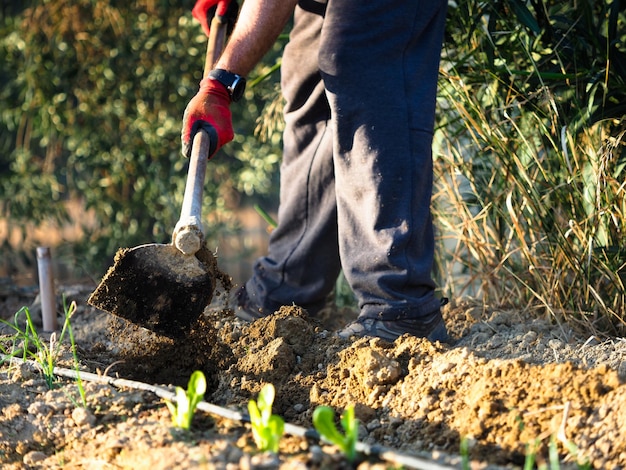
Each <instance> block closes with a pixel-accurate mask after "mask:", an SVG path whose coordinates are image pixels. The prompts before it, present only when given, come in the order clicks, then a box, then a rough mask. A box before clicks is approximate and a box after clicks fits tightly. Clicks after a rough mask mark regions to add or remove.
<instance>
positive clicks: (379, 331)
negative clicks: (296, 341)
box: [337, 313, 450, 343]
mask: <svg viewBox="0 0 626 470" xmlns="http://www.w3.org/2000/svg"><path fill="white" fill-rule="evenodd" d="M405 333H408V334H410V335H412V336H416V337H418V338H427V339H428V340H429V341H432V342H435V341H440V342H442V343H447V342H449V341H450V337H449V336H448V330H447V329H446V325H445V323H444V321H443V317H442V316H441V313H438V314H437V315H435V316H434V317H433V318H432V319H431V320H429V321H424V320H421V319H420V320H393V321H392V320H377V319H375V318H357V319H356V320H355V321H353V322H352V323H350V324H349V325H348V326H346V327H345V328H344V329H343V330H341V331H339V332H338V333H337V334H338V335H339V337H341V338H344V339H348V338H350V337H351V336H376V337H378V338H382V339H384V340H387V341H390V342H391V341H394V340H396V339H397V338H399V337H400V336H402V335H403V334H405Z"/></svg>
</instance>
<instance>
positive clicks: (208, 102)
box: [181, 78, 234, 158]
mask: <svg viewBox="0 0 626 470" xmlns="http://www.w3.org/2000/svg"><path fill="white" fill-rule="evenodd" d="M230 101H231V100H230V95H229V94H228V90H226V88H225V87H224V85H222V84H221V83H219V82H217V81H215V80H212V79H210V78H205V79H204V80H202V81H201V82H200V90H199V91H198V93H197V94H196V96H194V97H193V98H192V99H191V101H190V102H189V104H188V105H187V107H186V108H185V113H184V115H183V131H182V135H181V140H182V152H183V155H185V156H186V157H190V156H191V144H192V142H193V136H194V135H195V134H196V132H198V130H199V129H204V130H205V131H207V132H208V133H209V136H210V138H211V148H210V150H209V158H211V157H212V156H213V155H215V152H217V151H218V150H219V149H220V148H221V147H222V146H223V145H225V144H227V143H228V142H230V141H231V140H233V137H234V133H233V122H232V117H231V114H230Z"/></svg>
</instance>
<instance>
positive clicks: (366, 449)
mask: <svg viewBox="0 0 626 470" xmlns="http://www.w3.org/2000/svg"><path fill="white" fill-rule="evenodd" d="M0 357H2V359H3V361H4V360H7V359H8V360H11V361H18V362H21V363H28V364H31V365H34V366H36V367H39V364H37V362H35V361H30V360H23V359H21V358H16V357H11V356H5V355H0ZM53 373H54V374H55V375H58V376H61V377H67V378H70V379H74V380H84V381H87V382H95V383H99V384H105V385H111V386H113V387H116V388H123V387H126V388H131V389H134V390H144V391H147V392H151V393H153V394H155V395H156V396H157V397H159V398H163V399H164V400H169V401H171V402H177V398H176V394H175V393H174V392H171V391H169V390H167V389H166V388H163V387H160V386H157V385H150V384H147V383H144V382H137V381H135V380H128V379H120V378H114V377H109V376H106V375H98V374H93V373H91V372H83V371H76V370H73V369H64V368H62V367H55V368H54V370H53ZM197 408H198V409H200V410H202V411H205V412H207V413H210V414H212V415H214V416H219V417H221V418H225V419H228V420H231V421H239V422H243V423H250V416H249V415H248V414H247V413H241V412H239V411H233V410H229V409H228V408H224V407H222V406H218V405H214V404H212V403H208V402H206V401H201V402H200V403H198V406H197ZM285 432H286V433H287V434H290V435H292V436H297V437H302V438H304V439H307V440H308V441H310V442H313V443H321V442H326V441H324V440H323V438H322V437H321V436H320V434H319V433H318V432H317V431H316V430H315V429H312V428H305V427H302V426H297V425H295V424H289V423H285ZM356 450H357V452H360V453H361V454H364V455H367V456H372V457H375V458H378V459H380V460H384V461H386V462H389V463H393V464H396V465H402V466H404V467H408V468H415V469H420V470H453V469H454V467H450V466H444V465H440V464H437V463H434V462H431V461H429V460H425V459H421V458H419V457H412V456H410V455H406V454H400V453H398V452H396V451H394V450H391V449H388V448H386V447H384V446H380V445H370V444H366V443H364V442H357V443H356Z"/></svg>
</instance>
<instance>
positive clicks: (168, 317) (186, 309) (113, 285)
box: [88, 244, 215, 338]
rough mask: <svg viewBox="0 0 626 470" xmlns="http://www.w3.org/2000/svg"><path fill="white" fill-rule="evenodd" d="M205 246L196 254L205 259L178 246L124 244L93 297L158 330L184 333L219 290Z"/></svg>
mask: <svg viewBox="0 0 626 470" xmlns="http://www.w3.org/2000/svg"><path fill="white" fill-rule="evenodd" d="M205 250H206V251H208V250H207V249H206V247H203V248H202V249H201V250H200V252H199V253H197V255H200V257H201V258H203V261H201V260H200V259H198V257H197V256H194V255H191V256H190V255H184V254H182V253H181V252H180V251H179V250H177V249H176V247H174V246H173V245H161V244H150V245H142V246H138V247H136V248H133V249H121V250H119V251H118V252H117V254H116V255H115V263H114V265H113V267H112V268H110V269H109V271H108V272H107V274H106V275H105V276H104V278H103V279H102V282H101V283H100V285H99V286H98V288H97V289H96V290H95V291H94V292H93V293H92V294H91V296H90V297H89V300H88V302H89V304H91V305H93V306H94V307H96V308H99V309H101V310H105V311H107V312H109V313H112V314H113V315H116V316H118V317H120V318H124V319H125V320H128V321H130V322H132V323H135V324H137V325H139V326H142V327H144V328H147V329H149V330H152V331H154V332H155V333H158V334H162V335H165V336H168V337H170V338H180V337H183V336H184V335H186V333H187V332H188V330H189V328H190V326H191V325H192V324H193V323H194V322H195V321H196V320H197V319H198V317H199V316H200V315H201V314H202V312H203V310H204V308H205V307H206V306H207V305H208V303H209V302H210V301H211V298H212V297H213V292H214V290H215V264H214V258H213V255H212V253H210V252H208V253H207V252H205ZM207 254H208V255H209V256H208V257H207V256H206V255H207ZM203 255H204V256H203Z"/></svg>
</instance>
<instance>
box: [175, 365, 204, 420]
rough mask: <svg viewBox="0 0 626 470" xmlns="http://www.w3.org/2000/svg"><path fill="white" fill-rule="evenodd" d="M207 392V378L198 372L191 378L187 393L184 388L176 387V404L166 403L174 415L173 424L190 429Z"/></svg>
mask: <svg viewBox="0 0 626 470" xmlns="http://www.w3.org/2000/svg"><path fill="white" fill-rule="evenodd" d="M204 392H206V378H205V377H204V374H203V373H202V371H199V370H196V371H194V372H193V373H192V374H191V377H189V384H188V385H187V391H186V392H185V390H183V389H182V387H176V404H174V403H172V402H171V401H166V402H165V403H166V405H167V407H168V408H169V410H170V413H172V423H173V424H174V426H176V427H177V428H181V429H189V428H190V427H191V420H192V419H193V415H194V413H195V411H196V407H197V406H198V403H200V402H201V401H202V399H203V398H204Z"/></svg>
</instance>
